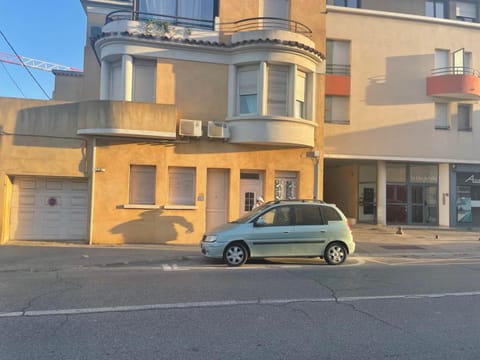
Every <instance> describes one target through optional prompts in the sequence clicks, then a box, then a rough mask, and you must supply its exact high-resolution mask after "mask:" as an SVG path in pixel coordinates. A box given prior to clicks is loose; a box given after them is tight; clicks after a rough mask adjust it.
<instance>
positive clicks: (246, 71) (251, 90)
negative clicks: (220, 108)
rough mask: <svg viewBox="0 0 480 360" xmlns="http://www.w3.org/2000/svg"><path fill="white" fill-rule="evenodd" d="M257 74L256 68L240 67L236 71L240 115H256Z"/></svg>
mask: <svg viewBox="0 0 480 360" xmlns="http://www.w3.org/2000/svg"><path fill="white" fill-rule="evenodd" d="M258 72H259V71H258V66H242V67H240V68H239V69H238V94H239V104H238V113H239V114H240V115H248V114H256V113H257V101H258V99H257V93H258V89H257V77H258Z"/></svg>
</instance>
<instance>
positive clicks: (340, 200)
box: [324, 165, 358, 219]
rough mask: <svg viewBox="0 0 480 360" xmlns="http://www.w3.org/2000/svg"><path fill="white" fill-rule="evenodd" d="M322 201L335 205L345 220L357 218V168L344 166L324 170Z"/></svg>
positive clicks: (355, 166)
mask: <svg viewBox="0 0 480 360" xmlns="http://www.w3.org/2000/svg"><path fill="white" fill-rule="evenodd" d="M324 181H325V184H324V185H325V188H328V192H325V194H324V200H325V201H326V202H328V203H335V204H336V205H337V206H338V207H339V208H340V209H341V210H342V211H343V212H344V214H345V216H346V217H347V218H353V219H356V218H357V216H358V206H357V203H358V202H357V199H358V166H357V165H345V166H338V167H329V168H327V169H326V170H325V177H324Z"/></svg>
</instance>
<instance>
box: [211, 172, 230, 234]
mask: <svg viewBox="0 0 480 360" xmlns="http://www.w3.org/2000/svg"><path fill="white" fill-rule="evenodd" d="M228 175H229V172H228V170H223V169H208V170H207V204H206V205H207V209H206V229H207V231H208V230H211V229H213V228H214V227H216V226H218V225H222V224H225V223H226V222H227V220H228V219H227V214H228V211H227V207H228V189H229V183H228Z"/></svg>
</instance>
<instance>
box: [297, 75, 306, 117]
mask: <svg viewBox="0 0 480 360" xmlns="http://www.w3.org/2000/svg"><path fill="white" fill-rule="evenodd" d="M306 79H307V74H305V73H304V72H302V71H297V75H296V77H295V117H297V118H302V119H305V118H306V115H305V90H306V85H307V83H306Z"/></svg>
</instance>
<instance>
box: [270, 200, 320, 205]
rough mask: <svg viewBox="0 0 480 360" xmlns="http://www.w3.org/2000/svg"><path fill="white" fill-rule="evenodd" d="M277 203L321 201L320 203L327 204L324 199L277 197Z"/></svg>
mask: <svg viewBox="0 0 480 360" xmlns="http://www.w3.org/2000/svg"><path fill="white" fill-rule="evenodd" d="M274 202H275V204H278V203H280V202H304V203H307V202H308V203H319V204H326V202H325V201H323V200H316V199H276V200H274Z"/></svg>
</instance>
